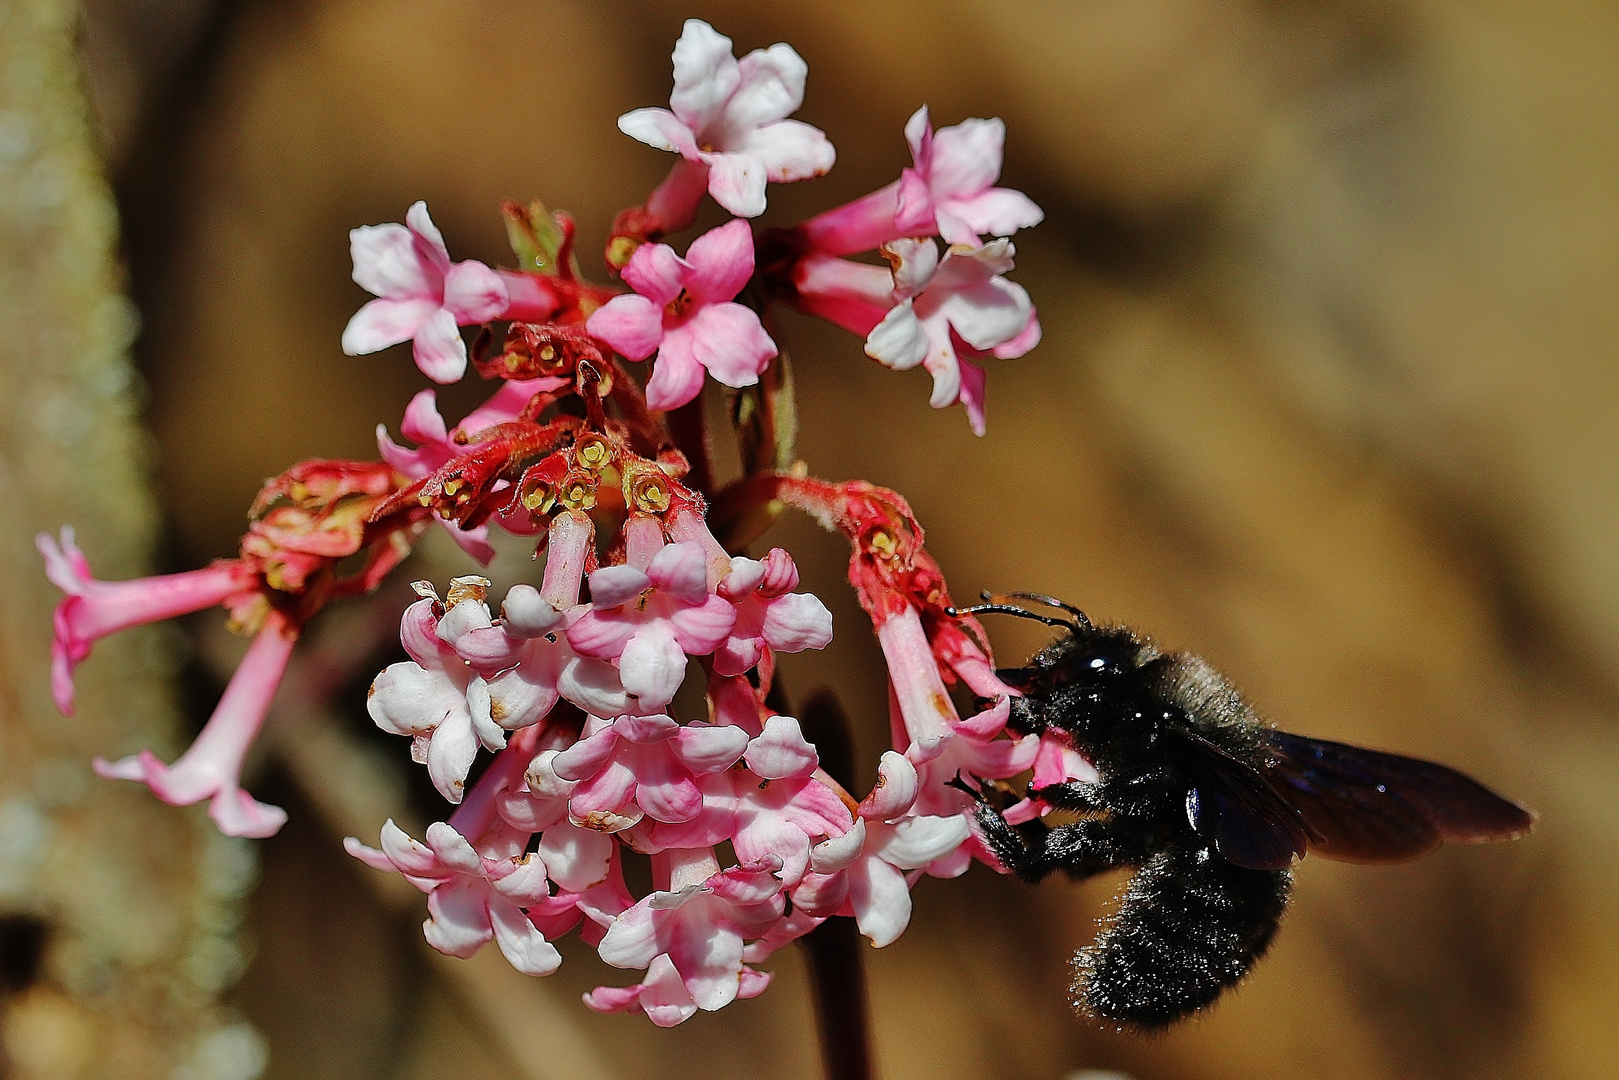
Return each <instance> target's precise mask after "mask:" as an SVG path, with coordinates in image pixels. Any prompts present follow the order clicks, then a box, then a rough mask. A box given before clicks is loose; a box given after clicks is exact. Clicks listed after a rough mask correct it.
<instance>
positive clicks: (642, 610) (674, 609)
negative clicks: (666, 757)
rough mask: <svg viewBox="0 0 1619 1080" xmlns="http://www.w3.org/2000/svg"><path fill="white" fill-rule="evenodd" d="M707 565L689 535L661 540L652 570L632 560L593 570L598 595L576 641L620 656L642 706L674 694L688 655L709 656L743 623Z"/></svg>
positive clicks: (589, 651)
mask: <svg viewBox="0 0 1619 1080" xmlns="http://www.w3.org/2000/svg"><path fill="white" fill-rule="evenodd" d="M660 542H661V538H660ZM707 573H708V569H707V557H706V553H705V552H704V551H703V547H702V545H701V544H699V543H697V542H696V541H684V542H682V543H678V544H668V545H665V546H662V547H660V548H659V549H658V551H657V554H655V555H654V556H653V557H652V559H651V560H650V562H649V563H648V564H647V566H646V569H645V570H644V571H643V570H640V569H638V568H636V567H634V566H632V565H630V564H629V563H624V564H621V565H618V566H607V567H603V568H602V569H600V570H597V571H596V572H595V573H593V574H591V575H590V595H591V597H592V602H591V603H590V604H587V605H585V608H584V611H583V613H582V614H581V615H579V617H578V618H576V619H574V620H573V621H572V622H571V623H570V624H569V626H568V631H567V634H568V641H569V642H570V643H571V644H572V645H573V647H574V648H575V649H577V650H579V652H581V653H583V654H584V655H586V656H595V657H599V658H600V659H603V660H612V661H615V662H616V664H617V667H618V673H619V678H620V679H621V680H622V681H623V683H624V689H625V690H626V691H627V692H628V693H629V694H630V695H631V696H632V697H634V698H635V700H636V709H635V710H634V711H638V712H649V711H650V712H655V711H657V710H659V709H662V708H664V707H665V706H667V705H668V704H669V702H671V701H673V700H674V696H675V691H676V690H678V689H679V688H680V684H681V682H682V680H684V678H685V676H686V657H687V656H707V655H708V654H709V653H711V652H713V651H714V650H715V649H716V648H718V647H719V646H720V644H721V643H723V642H724V641H725V639H726V638H727V637H728V636H729V635H730V633H731V628H732V627H733V626H735V625H736V608H735V607H734V606H733V605H731V604H730V603H727V602H726V601H725V600H724V599H722V598H721V597H719V596H716V595H715V594H714V593H712V592H710V591H709V589H708V578H707Z"/></svg>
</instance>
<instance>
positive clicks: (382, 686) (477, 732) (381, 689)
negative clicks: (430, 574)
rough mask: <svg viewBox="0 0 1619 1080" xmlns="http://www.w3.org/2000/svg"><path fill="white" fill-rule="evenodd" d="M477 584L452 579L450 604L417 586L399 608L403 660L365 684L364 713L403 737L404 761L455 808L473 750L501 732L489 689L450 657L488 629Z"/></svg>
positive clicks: (500, 738) (495, 742)
mask: <svg viewBox="0 0 1619 1080" xmlns="http://www.w3.org/2000/svg"><path fill="white" fill-rule="evenodd" d="M488 584H489V583H488V582H487V581H486V580H484V579H483V578H456V579H455V580H454V581H452V582H451V583H450V596H449V602H448V604H447V605H446V603H445V602H444V601H441V600H440V599H439V598H438V594H437V593H435V592H434V591H433V588H432V586H431V585H429V584H427V583H426V582H417V583H416V591H417V592H418V593H420V594H421V596H422V599H420V600H418V601H416V603H414V604H412V605H411V606H410V607H408V608H406V609H405V616H404V618H403V619H402V620H401V621H400V625H399V638H400V641H401V643H402V644H403V645H404V646H405V651H406V652H407V653H409V654H410V657H411V658H410V659H409V660H402V661H400V662H399V663H397V664H390V665H388V667H387V669H386V670H384V671H383V672H382V674H380V675H378V676H377V678H376V681H375V682H373V683H372V684H371V693H370V696H369V698H368V699H367V701H366V710H367V711H368V712H369V713H370V714H371V719H372V720H373V721H374V722H375V723H376V725H377V726H378V727H379V728H381V729H382V730H384V731H391V732H393V733H394V734H396V735H408V736H410V737H411V739H412V744H411V757H412V758H413V759H414V760H416V761H417V762H419V763H423V764H425V765H426V766H427V774H428V775H429V776H430V777H432V780H433V786H434V787H436V788H437V789H438V791H439V794H440V795H443V796H444V797H445V798H446V799H448V800H449V801H450V802H452V803H458V802H460V801H461V796H462V794H463V787H464V785H465V783H466V777H467V770H468V769H470V768H471V767H472V759H473V758H474V757H476V756H477V753H478V747H479V745H482V746H484V747H485V748H487V749H491V750H496V749H499V748H501V747H503V746H505V745H506V733H505V731H504V730H502V729H501V727H500V725H499V724H496V723H495V722H494V719H493V717H492V716H491V714H490V703H489V684H488V683H486V682H484V680H483V679H482V677H480V676H479V675H477V673H476V672H474V671H473V670H472V668H470V667H469V666H468V665H467V663H466V661H464V660H462V659H461V657H460V656H459V655H457V654H456V651H455V643H456V641H457V640H458V639H459V638H460V637H461V636H462V635H464V634H466V633H468V632H470V631H472V630H476V629H479V628H482V627H487V626H489V625H490V622H491V620H490V618H489V608H488V606H487V605H486V604H485V603H484V600H483V597H484V588H485V587H487V585H488Z"/></svg>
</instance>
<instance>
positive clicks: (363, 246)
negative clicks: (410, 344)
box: [343, 201, 549, 383]
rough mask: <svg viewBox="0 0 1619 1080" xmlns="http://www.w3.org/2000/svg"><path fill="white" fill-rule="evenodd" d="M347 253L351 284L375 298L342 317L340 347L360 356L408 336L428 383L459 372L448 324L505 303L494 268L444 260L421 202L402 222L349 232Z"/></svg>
mask: <svg viewBox="0 0 1619 1080" xmlns="http://www.w3.org/2000/svg"><path fill="white" fill-rule="evenodd" d="M349 253H350V255H352V256H353V258H354V281H355V283H356V284H358V285H359V286H360V287H361V288H363V289H365V291H366V292H369V293H371V294H373V295H375V296H376V297H377V299H375V300H372V301H371V302H370V303H368V304H366V305H365V306H364V307H362V308H361V309H360V310H359V311H357V312H355V314H354V317H353V318H352V319H350V320H349V324H348V326H347V327H345V328H344V330H343V351H344V352H345V353H347V354H348V355H350V356H363V355H364V354H366V353H374V352H378V351H380V350H382V349H386V348H387V347H388V346H390V345H397V344H399V343H400V342H401V341H411V340H414V341H415V356H416V366H417V367H419V368H421V369H422V374H424V375H426V376H427V377H428V378H430V379H432V380H433V381H434V382H441V383H451V382H455V381H456V380H457V379H459V378H460V377H461V376H462V375H463V374H465V373H466V370H467V347H466V343H465V342H463V341H462V340H461V334H460V332H459V331H458V330H457V329H456V328H457V327H459V326H466V325H467V324H469V323H481V322H488V321H489V320H490V319H494V318H498V317H499V316H501V315H503V314H504V313H505V312H506V309H507V307H508V306H509V305H510V302H511V296H510V294H509V292H508V290H507V288H506V283H505V282H504V281H503V280H501V276H500V275H499V274H498V273H496V272H495V271H493V270H491V269H490V268H489V267H487V266H485V265H484V264H483V263H481V262H478V261H476V260H473V259H468V260H467V261H465V262H458V263H452V262H451V261H450V252H449V249H448V248H446V247H445V246H444V236H443V234H442V233H440V232H439V231H438V226H437V225H434V224H433V219H432V218H431V217H429V216H428V213H427V204H426V203H425V202H420V201H418V202H415V203H412V204H411V207H410V209H409V210H407V211H406V212H405V224H403V225H399V224H395V223H390V224H387V225H362V226H360V227H359V228H358V229H353V230H351V231H350V232H349ZM547 314H549V312H547Z"/></svg>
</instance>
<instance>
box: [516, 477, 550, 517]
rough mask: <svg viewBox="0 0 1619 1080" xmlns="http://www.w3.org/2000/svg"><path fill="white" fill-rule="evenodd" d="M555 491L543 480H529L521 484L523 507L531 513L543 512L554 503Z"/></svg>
mask: <svg viewBox="0 0 1619 1080" xmlns="http://www.w3.org/2000/svg"><path fill="white" fill-rule="evenodd" d="M556 501H557V496H556V492H554V491H552V490H551V485H550V484H547V483H546V482H545V481H544V480H531V481H529V482H528V483H527V484H525V485H523V492H522V502H523V509H525V510H527V511H529V512H530V513H533V514H543V513H545V512H546V511H547V510H549V509H551V507H552V506H554V505H556Z"/></svg>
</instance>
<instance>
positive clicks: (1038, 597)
mask: <svg viewBox="0 0 1619 1080" xmlns="http://www.w3.org/2000/svg"><path fill="white" fill-rule="evenodd" d="M1006 596H1007V597H1012V598H1014V599H1017V600H1033V601H1035V602H1036V603H1039V604H1044V605H1046V606H1047V607H1054V608H1060V609H1062V610H1063V611H1066V612H1068V614H1070V615H1072V616H1073V617H1074V618H1076V619H1078V620H1079V621H1080V623H1081V624H1083V625H1084V627H1085V628H1086V629H1087V630H1088V629H1090V626H1091V620H1090V617H1089V616H1087V615H1086V614H1085V613H1084V612H1083V611H1081V610H1079V608H1077V607H1075V606H1074V605H1073V604H1065V603H1063V602H1062V601H1061V600H1058V599H1057V598H1056V597H1055V596H1047V595H1046V594H1045V593H1037V592H1014V593H1007V594H1006ZM984 599H985V600H990V599H995V600H1000V599H1004V598H1003V597H991V596H989V595H988V594H987V593H986V594H985V595H984Z"/></svg>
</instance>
